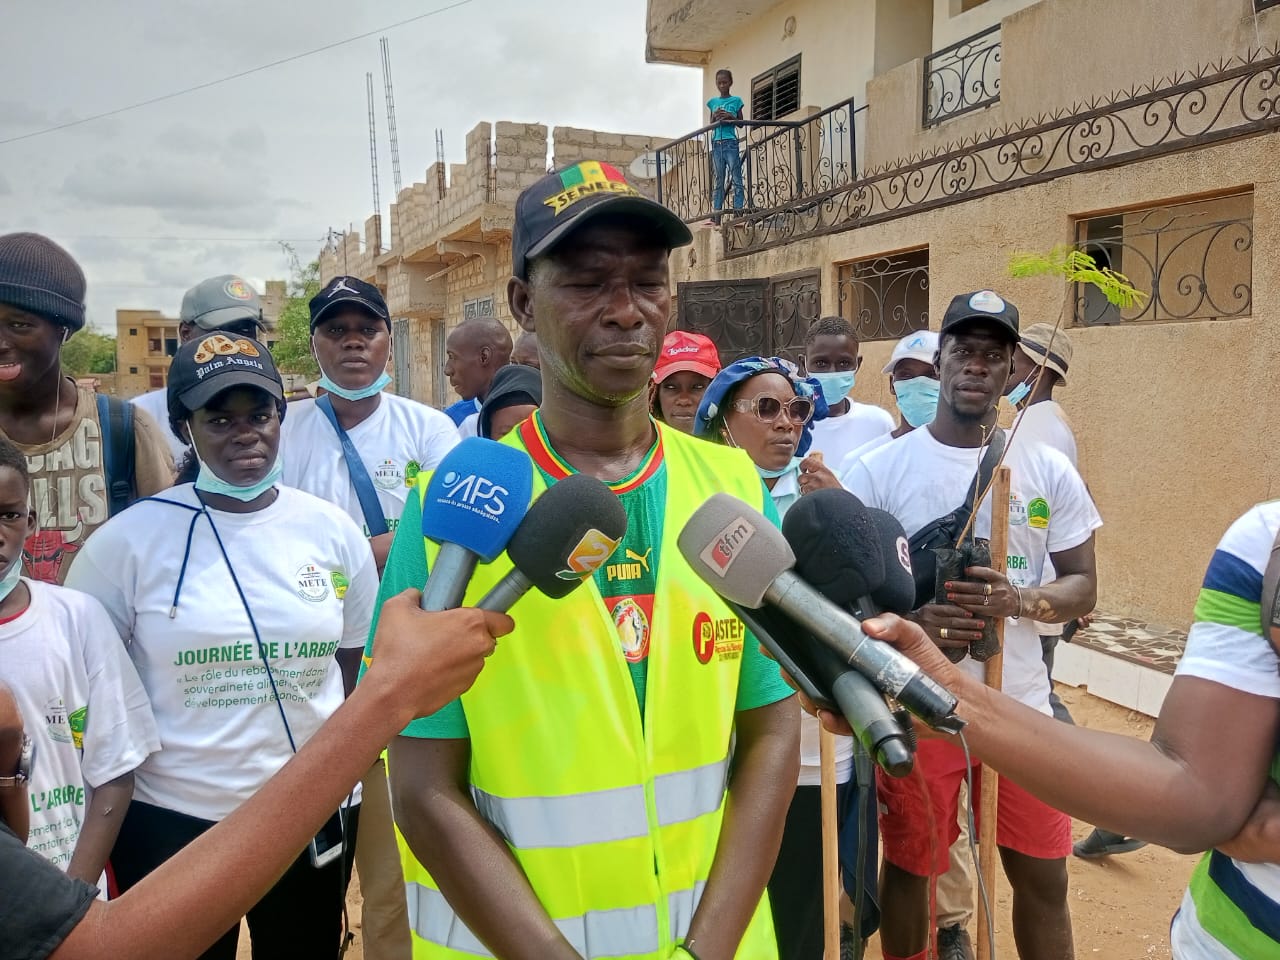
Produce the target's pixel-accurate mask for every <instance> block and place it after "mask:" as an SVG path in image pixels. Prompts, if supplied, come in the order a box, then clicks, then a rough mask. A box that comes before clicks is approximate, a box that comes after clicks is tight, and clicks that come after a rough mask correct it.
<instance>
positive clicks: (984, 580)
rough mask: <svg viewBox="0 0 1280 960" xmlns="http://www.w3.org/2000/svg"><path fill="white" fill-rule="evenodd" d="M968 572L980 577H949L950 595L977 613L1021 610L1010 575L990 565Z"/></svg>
mask: <svg viewBox="0 0 1280 960" xmlns="http://www.w3.org/2000/svg"><path fill="white" fill-rule="evenodd" d="M965 574H966V575H968V576H970V577H973V578H974V579H975V580H977V581H978V582H977V583H970V582H969V581H967V580H950V581H948V582H947V583H946V589H947V599H948V600H950V601H951V602H952V603H954V604H955V605H956V606H958V607H960V608H961V609H963V610H967V611H968V612H969V613H972V614H973V615H974V616H975V617H992V618H995V617H1016V616H1018V615H1019V614H1020V613H1021V611H1020V610H1019V609H1018V607H1019V606H1020V604H1019V601H1018V591H1017V590H1016V589H1015V588H1014V586H1013V584H1011V583H1010V582H1009V578H1008V577H1006V576H1005V575H1004V574H1003V573H997V572H996V571H994V570H992V569H991V568H990V567H969V568H967V569H966V570H965Z"/></svg>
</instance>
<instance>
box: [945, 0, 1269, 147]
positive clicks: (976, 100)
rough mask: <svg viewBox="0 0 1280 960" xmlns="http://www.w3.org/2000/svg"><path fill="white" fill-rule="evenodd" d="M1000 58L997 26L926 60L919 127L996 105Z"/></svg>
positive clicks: (998, 95) (998, 94)
mask: <svg viewBox="0 0 1280 960" xmlns="http://www.w3.org/2000/svg"><path fill="white" fill-rule="evenodd" d="M1277 2H1280V0H1277ZM1000 57H1001V50H1000V24H998V23H997V24H995V25H994V26H991V27H988V28H987V29H986V30H983V31H982V32H981V33H975V34H974V35H973V36H971V37H965V39H963V40H961V41H959V42H958V43H953V44H952V45H951V46H949V47H943V48H942V49H941V50H939V51H937V52H936V53H932V54H930V55H929V56H928V57H926V58H925V61H924V97H923V105H922V108H921V109H922V115H921V123H923V125H924V126H926V127H932V126H934V125H935V124H939V123H942V122H943V121H944V120H950V119H951V118H952V117H958V116H960V115H961V114H962V113H968V112H969V111H970V110H978V109H980V108H982V107H986V106H990V105H991V104H993V103H996V102H997V101H998V100H999V99H1000Z"/></svg>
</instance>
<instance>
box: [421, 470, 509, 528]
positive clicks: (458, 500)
mask: <svg viewBox="0 0 1280 960" xmlns="http://www.w3.org/2000/svg"><path fill="white" fill-rule="evenodd" d="M510 492H511V491H510V490H508V489H507V488H506V487H502V486H499V485H498V484H496V483H494V482H493V481H492V480H490V479H488V478H487V477H482V476H480V474H478V473H468V474H466V475H463V474H461V473H458V472H457V471H456V470H450V471H449V472H448V473H446V474H445V475H444V493H442V494H440V496H438V497H437V498H436V503H440V504H443V505H445V506H447V507H460V508H462V509H464V510H470V511H471V512H472V513H474V514H476V515H478V516H481V517H484V518H485V519H486V520H497V519H498V517H500V516H502V514H503V511H505V510H506V509H507V505H506V502H505V501H504V500H503V499H502V498H503V497H505V496H507V495H508V494H509V493H510Z"/></svg>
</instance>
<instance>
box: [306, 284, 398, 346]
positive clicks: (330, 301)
mask: <svg viewBox="0 0 1280 960" xmlns="http://www.w3.org/2000/svg"><path fill="white" fill-rule="evenodd" d="M344 303H345V304H347V305H349V306H353V307H359V308H360V309H361V310H364V311H366V312H367V313H371V314H373V315H374V316H375V317H377V318H378V319H379V320H381V321H382V322H383V323H385V324H386V325H387V329H388V330H390V329H391V311H389V310H388V309H387V301H386V300H384V299H383V298H382V291H381V290H379V289H378V288H377V287H375V286H374V285H373V284H372V283H365V282H364V281H363V280H361V279H360V278H359V277H334V278H333V279H332V280H330V281H329V282H328V283H326V284H325V285H324V289H323V290H321V291H320V292H319V293H317V294H316V295H315V296H314V297H312V298H311V300H310V301H309V302H308V303H307V309H309V310H310V311H311V332H312V333H315V332H316V324H318V323H319V322H320V321H321V320H323V319H324V317H325V314H327V313H329V312H331V311H332V310H333V309H335V308H336V307H339V306H341V305H342V304H344Z"/></svg>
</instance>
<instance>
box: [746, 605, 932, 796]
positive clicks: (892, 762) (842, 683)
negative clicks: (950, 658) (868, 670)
mask: <svg viewBox="0 0 1280 960" xmlns="http://www.w3.org/2000/svg"><path fill="white" fill-rule="evenodd" d="M725 605H726V606H728V608H729V609H730V610H732V611H733V613H734V614H736V615H737V617H738V619H739V620H741V621H742V622H743V623H744V624H746V626H747V629H748V630H750V631H751V632H752V634H754V635H755V638H756V639H757V640H759V641H760V642H761V643H762V644H763V645H764V647H765V648H766V649H767V650H768V651H769V653H771V654H772V655H773V658H774V659H775V660H777V661H778V663H779V664H780V665H781V666H782V669H783V670H785V671H786V672H787V675H788V676H790V677H791V679H793V680H794V681H795V682H796V686H798V687H799V688H800V691H801V692H802V693H803V694H804V695H805V696H806V697H808V698H809V699H810V700H812V701H813V703H814V705H815V706H818V707H821V708H822V709H823V710H831V711H833V712H838V713H840V714H841V715H843V716H844V718H845V719H846V720H848V721H849V726H850V727H852V728H853V732H854V734H856V735H857V737H858V740H859V741H860V742H861V743H862V746H863V747H864V748H865V749H866V751H867V754H868V755H870V756H872V757H874V758H875V761H876V763H878V764H879V765H880V767H881V768H882V769H883V770H884V772H885V773H887V774H889V775H890V776H893V777H905V776H906V775H907V774H909V773H910V772H911V768H912V766H914V764H915V760H914V756H913V747H912V743H911V739H910V737H909V735H908V734H907V733H905V732H904V731H903V729H902V726H901V724H899V723H898V720H897V718H896V717H894V715H893V713H892V711H890V710H889V707H888V705H887V704H886V703H885V702H884V697H882V696H881V695H880V693H879V691H877V690H876V688H875V687H873V686H872V685H871V681H870V680H868V679H867V678H866V677H864V676H863V675H862V674H860V673H859V672H858V671H857V670H850V669H849V667H848V665H847V664H845V663H844V662H843V661H842V660H841V659H840V658H839V657H838V656H837V655H836V654H835V652H834V651H832V650H831V649H830V648H829V647H826V646H823V645H822V644H820V643H819V642H818V641H817V640H815V639H814V638H813V637H811V636H809V635H808V634H807V633H805V632H804V631H801V630H798V629H797V628H796V626H795V625H794V624H792V623H790V622H789V621H788V620H787V618H786V617H785V616H783V615H782V613H780V612H779V611H777V610H774V609H772V608H770V607H761V608H760V609H759V610H750V609H748V608H746V607H744V606H742V605H741V604H737V603H734V602H733V601H732V600H726V601H725ZM779 637H786V638H787V641H786V642H785V643H784V642H783V641H782V640H779V639H778V638H779Z"/></svg>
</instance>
